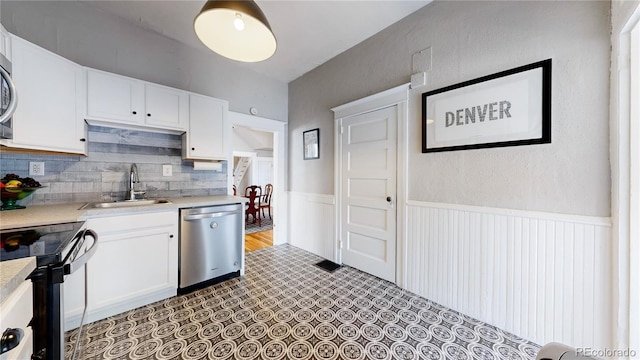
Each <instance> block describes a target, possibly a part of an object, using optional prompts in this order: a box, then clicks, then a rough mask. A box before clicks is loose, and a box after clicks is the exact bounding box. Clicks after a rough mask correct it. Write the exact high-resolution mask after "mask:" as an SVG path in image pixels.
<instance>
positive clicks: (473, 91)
mask: <svg viewBox="0 0 640 360" xmlns="http://www.w3.org/2000/svg"><path fill="white" fill-rule="evenodd" d="M550 142H551V59H548V60H544V61H541V62H537V63H534V64H529V65H525V66H521V67H518V68H515V69H511V70H507V71H503V72H499V73H497V74H493V75H488V76H484V77H481V78H477V79H474V80H469V81H465V82H463V83H460V84H456V85H451V86H448V87H444V88H442V89H438V90H433V91H429V92H426V93H423V94H422V152H423V153H429V152H439V151H453V150H468V149H481V148H490V147H501V146H517V145H532V144H545V143H550Z"/></svg>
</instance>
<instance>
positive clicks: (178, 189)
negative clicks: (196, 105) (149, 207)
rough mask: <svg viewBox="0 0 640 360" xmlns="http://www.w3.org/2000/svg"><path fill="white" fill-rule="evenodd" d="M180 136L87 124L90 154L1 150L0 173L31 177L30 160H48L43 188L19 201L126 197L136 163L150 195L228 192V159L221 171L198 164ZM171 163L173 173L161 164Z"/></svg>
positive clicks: (138, 186)
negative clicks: (185, 154) (186, 155)
mask: <svg viewBox="0 0 640 360" xmlns="http://www.w3.org/2000/svg"><path fill="white" fill-rule="evenodd" d="M181 146H182V140H181V137H180V135H174V134H164V133H155V132H149V131H140V130H127V129H117V128H109V127H102V126H91V125H90V126H88V147H89V148H88V150H89V152H88V156H86V157H85V156H73V155H40V154H12V153H6V152H2V153H0V177H3V176H4V175H5V174H7V173H14V174H17V175H19V176H20V177H27V176H29V162H32V161H37V162H44V169H45V175H44V176H31V177H32V178H34V179H35V180H37V181H39V182H40V183H41V184H42V185H43V186H46V187H45V188H43V189H40V190H37V191H36V192H35V193H34V194H33V195H31V196H30V197H29V198H26V199H24V200H20V201H19V204H21V205H28V204H61V203H72V202H87V201H109V200H122V199H124V198H125V197H126V196H127V191H128V190H129V189H128V188H129V169H130V168H131V164H133V163H135V164H136V165H137V167H138V175H139V179H140V182H139V183H137V184H135V186H134V188H135V190H136V191H145V192H146V194H145V197H148V198H157V197H176V196H198V195H224V194H226V193H227V163H226V161H225V162H222V171H200V170H194V169H193V162H191V161H183V160H182V157H181ZM167 164H170V165H172V170H173V174H172V176H162V165H167Z"/></svg>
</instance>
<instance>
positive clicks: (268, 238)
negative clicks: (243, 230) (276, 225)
mask: <svg viewBox="0 0 640 360" xmlns="http://www.w3.org/2000/svg"><path fill="white" fill-rule="evenodd" d="M269 246H273V230H267V231H260V232H256V233H253V234H246V235H245V236H244V252H249V251H254V250H259V249H262V248H266V247H269Z"/></svg>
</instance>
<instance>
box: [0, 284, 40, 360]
mask: <svg viewBox="0 0 640 360" xmlns="http://www.w3.org/2000/svg"><path fill="white" fill-rule="evenodd" d="M32 289H33V287H32V285H31V280H25V281H23V282H22V284H20V286H18V288H17V289H16V290H15V291H14V292H12V293H11V295H9V296H8V297H7V298H6V299H2V303H1V304H0V333H2V332H3V331H4V330H5V329H7V328H18V329H22V331H24V333H23V337H22V340H21V341H20V344H19V345H18V346H16V347H15V348H13V349H11V350H10V351H8V352H6V353H4V354H2V355H0V360H23V359H30V358H31V354H32V353H33V335H32V334H33V333H32V331H31V327H30V326H28V325H29V322H30V321H31V318H32V317H33V290H32Z"/></svg>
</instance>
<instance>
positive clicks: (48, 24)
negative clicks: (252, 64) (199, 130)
mask: <svg viewBox="0 0 640 360" xmlns="http://www.w3.org/2000/svg"><path fill="white" fill-rule="evenodd" d="M0 15H1V17H0V19H1V21H2V25H4V27H5V28H6V29H7V30H8V31H9V32H11V33H13V34H15V35H17V36H19V37H22V38H24V39H26V40H28V41H30V42H33V43H35V44H37V45H39V46H42V47H44V48H46V49H48V50H50V51H52V52H54V53H57V54H59V55H61V56H63V57H65V58H67V59H69V60H71V61H74V62H76V63H78V64H80V65H84V66H88V67H92V68H96V69H100V70H104V71H109V72H113V73H116V74H121V75H125V76H130V77H134V78H138V79H142V80H146V81H151V82H155V83H159V84H163V85H166V86H171V87H175V88H178V89H183V90H187V91H193V92H196V93H200V94H204V95H209V96H213V97H217V98H220V99H225V100H228V101H229V109H230V110H232V111H236V112H240V113H248V112H249V108H250V107H251V106H255V107H257V108H259V109H260V113H261V115H262V116H265V117H268V118H272V119H282V120H283V121H286V119H287V101H288V99H287V97H288V92H287V84H285V83H282V82H280V81H277V80H274V79H271V78H269V77H267V76H264V75H261V74H258V73H256V72H254V71H251V70H248V69H247V68H246V67H241V66H239V65H237V64H236V63H235V62H234V61H232V60H229V59H225V58H223V57H221V56H219V55H217V54H214V53H213V52H211V51H208V50H207V49H206V48H204V47H203V48H202V49H196V48H192V47H190V46H186V45H183V44H180V43H178V42H177V41H175V40H172V39H170V38H167V37H165V36H163V35H161V34H158V33H155V32H152V31H150V30H147V29H143V28H141V27H138V26H135V25H133V24H130V23H127V22H126V21H124V20H122V19H119V18H117V17H115V16H114V15H111V14H109V13H106V12H104V11H101V10H98V9H96V8H95V7H92V6H91V5H88V4H86V3H83V2H80V1H7V0H2V1H0ZM194 15H195V14H194ZM194 36H195V35H194Z"/></svg>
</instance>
